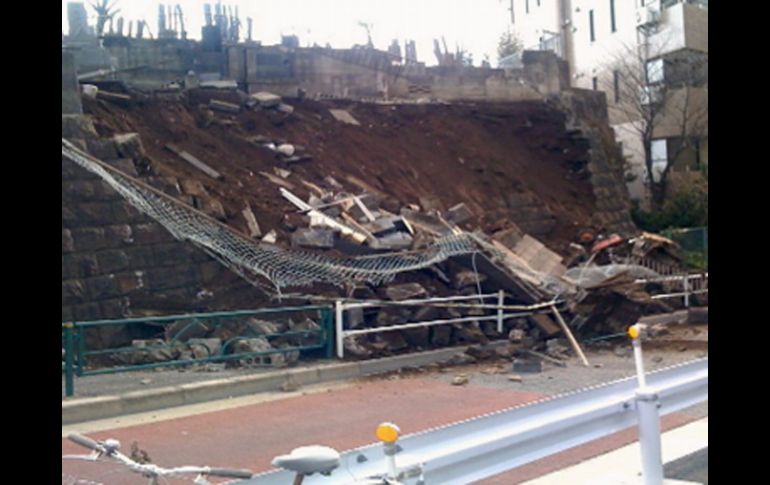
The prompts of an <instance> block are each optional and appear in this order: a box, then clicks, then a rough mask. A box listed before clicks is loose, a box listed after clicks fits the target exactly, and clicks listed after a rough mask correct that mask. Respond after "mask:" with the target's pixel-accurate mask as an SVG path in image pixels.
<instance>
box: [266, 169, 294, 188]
mask: <svg viewBox="0 0 770 485" xmlns="http://www.w3.org/2000/svg"><path fill="white" fill-rule="evenodd" d="M259 174H260V175H262V176H263V177H265V178H266V179H268V180H269V181H271V182H273V183H274V184H276V185H280V186H281V187H286V188H287V189H290V190H293V189H294V184H293V183H291V182H289V181H288V180H284V179H282V178H280V177H276V176H275V175H273V174H271V173H267V172H259Z"/></svg>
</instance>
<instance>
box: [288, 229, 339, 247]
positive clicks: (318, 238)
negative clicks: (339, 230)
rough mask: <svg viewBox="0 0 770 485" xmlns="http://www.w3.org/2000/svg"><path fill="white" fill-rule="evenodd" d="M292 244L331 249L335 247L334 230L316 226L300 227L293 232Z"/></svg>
mask: <svg viewBox="0 0 770 485" xmlns="http://www.w3.org/2000/svg"><path fill="white" fill-rule="evenodd" d="M291 245H292V246H295V247H297V246H298V247H303V248H318V249H331V248H333V247H334V231H332V230H331V229H323V228H315V227H307V228H304V227H303V228H299V229H297V230H296V231H294V232H293V233H292V234H291Z"/></svg>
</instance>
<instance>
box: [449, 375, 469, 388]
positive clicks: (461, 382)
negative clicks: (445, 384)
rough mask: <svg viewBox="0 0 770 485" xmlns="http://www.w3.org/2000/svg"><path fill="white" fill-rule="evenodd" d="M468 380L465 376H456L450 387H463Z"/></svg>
mask: <svg viewBox="0 0 770 485" xmlns="http://www.w3.org/2000/svg"><path fill="white" fill-rule="evenodd" d="M468 381H470V379H469V378H468V376H467V375H466V374H457V375H456V376H455V377H454V379H452V385H453V386H464V385H465V384H467V383H468Z"/></svg>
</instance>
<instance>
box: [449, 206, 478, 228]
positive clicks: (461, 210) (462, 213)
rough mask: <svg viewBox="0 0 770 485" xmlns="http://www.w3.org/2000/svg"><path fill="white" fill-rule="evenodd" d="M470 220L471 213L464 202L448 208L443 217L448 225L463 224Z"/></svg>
mask: <svg viewBox="0 0 770 485" xmlns="http://www.w3.org/2000/svg"><path fill="white" fill-rule="evenodd" d="M472 218H473V213H472V212H471V211H470V209H468V206H466V205H465V203H464V202H460V203H459V204H457V205H455V206H453V207H450V208H449V210H447V212H446V215H445V219H446V221H447V222H449V223H450V224H460V223H461V222H465V221H467V220H470V219H472Z"/></svg>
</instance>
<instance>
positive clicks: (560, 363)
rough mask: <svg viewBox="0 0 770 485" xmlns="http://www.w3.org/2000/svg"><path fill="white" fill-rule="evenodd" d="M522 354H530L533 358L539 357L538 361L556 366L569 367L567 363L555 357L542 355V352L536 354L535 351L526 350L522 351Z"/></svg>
mask: <svg viewBox="0 0 770 485" xmlns="http://www.w3.org/2000/svg"><path fill="white" fill-rule="evenodd" d="M522 352H524V353H526V354H529V355H531V356H533V357H537V358H538V359H541V360H545V361H546V362H550V363H552V364H554V365H558V366H559V367H567V363H566V362H564V361H561V360H559V359H556V358H554V357H551V356H550V355H545V354H541V353H540V352H535V351H534V350H529V349H524V350H522Z"/></svg>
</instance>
